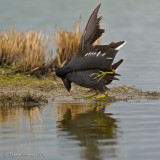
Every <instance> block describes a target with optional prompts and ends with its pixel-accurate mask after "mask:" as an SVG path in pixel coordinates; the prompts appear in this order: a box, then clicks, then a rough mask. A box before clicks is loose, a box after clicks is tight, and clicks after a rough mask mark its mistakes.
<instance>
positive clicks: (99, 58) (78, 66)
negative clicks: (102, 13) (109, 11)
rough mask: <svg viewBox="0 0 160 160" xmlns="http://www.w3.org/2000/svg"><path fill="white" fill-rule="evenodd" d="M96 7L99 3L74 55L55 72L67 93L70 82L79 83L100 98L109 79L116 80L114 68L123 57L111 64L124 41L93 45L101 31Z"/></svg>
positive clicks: (69, 88)
mask: <svg viewBox="0 0 160 160" xmlns="http://www.w3.org/2000/svg"><path fill="white" fill-rule="evenodd" d="M100 6H101V4H99V5H98V6H97V7H96V9H95V10H94V11H93V13H92V14H91V16H90V18H89V20H88V23H87V25H86V28H85V30H84V33H83V35H82V37H81V40H80V43H79V46H78V48H77V51H76V53H75V55H74V56H73V57H72V59H71V60H70V62H69V63H68V64H67V65H66V66H64V67H61V68H56V75H57V76H58V77H60V78H61V79H62V81H63V83H64V85H65V87H66V89H67V90H68V93H69V94H70V90H71V83H72V82H74V83H76V84H78V85H80V86H83V87H86V88H92V89H95V90H96V91H100V92H104V93H105V94H104V95H103V97H105V96H107V92H106V90H107V87H106V85H108V84H110V83H111V82H112V81H113V80H118V78H116V77H115V76H116V75H119V74H117V73H116V72H115V70H116V69H117V68H118V66H119V65H120V64H121V63H122V62H123V59H121V60H119V61H118V62H117V63H115V64H112V63H113V60H114V58H115V56H116V54H117V52H118V51H119V49H120V48H121V47H122V46H123V45H124V44H125V43H126V41H120V42H116V43H115V42H111V43H110V44H109V45H93V43H94V42H95V41H96V40H97V39H98V38H100V37H101V35H102V34H103V33H104V32H105V30H104V29H101V28H100V20H101V19H102V17H98V16H97V14H98V11H99V8H100ZM96 93H97V92H96ZM101 97H102V96H101Z"/></svg>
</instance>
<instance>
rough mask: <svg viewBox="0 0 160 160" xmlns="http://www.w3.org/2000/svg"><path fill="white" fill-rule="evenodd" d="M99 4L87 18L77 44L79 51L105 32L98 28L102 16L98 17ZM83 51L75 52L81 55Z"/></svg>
mask: <svg viewBox="0 0 160 160" xmlns="http://www.w3.org/2000/svg"><path fill="white" fill-rule="evenodd" d="M100 6H101V4H99V5H98V6H97V7H96V9H95V10H94V11H93V13H92V14H91V16H90V18H89V20H88V23H87V25H86V28H85V30H84V32H83V35H82V37H81V40H80V44H79V49H80V50H81V51H82V50H83V51H84V50H86V48H87V47H91V46H92V44H93V43H94V42H95V41H96V40H97V39H98V38H99V37H101V35H102V33H104V32H105V30H104V29H101V28H100V21H101V19H102V17H98V11H99V8H100ZM83 53H84V52H78V53H77V54H79V55H83Z"/></svg>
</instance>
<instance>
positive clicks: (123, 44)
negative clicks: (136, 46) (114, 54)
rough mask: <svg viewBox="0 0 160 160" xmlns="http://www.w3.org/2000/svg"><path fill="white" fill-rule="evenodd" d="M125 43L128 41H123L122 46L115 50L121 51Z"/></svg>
mask: <svg viewBox="0 0 160 160" xmlns="http://www.w3.org/2000/svg"><path fill="white" fill-rule="evenodd" d="M125 44H126V41H124V43H122V44H121V45H120V46H118V47H117V48H116V49H115V50H117V51H119V50H120V49H121V48H122V47H123V46H124V45H125Z"/></svg>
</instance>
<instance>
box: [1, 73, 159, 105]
mask: <svg viewBox="0 0 160 160" xmlns="http://www.w3.org/2000/svg"><path fill="white" fill-rule="evenodd" d="M88 90H89V89H86V88H83V87H79V86H77V85H75V84H73V85H72V92H71V95H70V96H69V95H68V93H67V90H66V89H65V88H64V86H63V84H62V82H61V80H60V79H58V78H55V76H50V77H43V78H41V79H35V78H33V77H26V76H25V77H24V76H20V77H17V76H16V77H14V76H13V77H5V78H4V77H3V78H2V77H0V105H13V104H18V105H28V104H29V105H32V104H41V103H47V102H48V101H55V102H59V101H65V102H66V101H69V102H88V101H93V98H94V97H93V98H91V99H88V98H86V96H87V95H90V94H93V93H95V92H94V91H90V92H88ZM108 94H109V95H108V97H106V98H102V99H95V100H100V101H102V100H104V101H107V102H115V101H128V100H136V101H137V100H138V101H139V100H141V99H149V100H153V99H160V93H158V92H156V91H155V92H149V91H142V90H139V89H136V88H132V87H126V86H117V87H113V88H110V90H109V91H108ZM100 95H101V94H99V95H97V96H100ZM97 96H95V97H97Z"/></svg>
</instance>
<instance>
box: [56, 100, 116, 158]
mask: <svg viewBox="0 0 160 160" xmlns="http://www.w3.org/2000/svg"><path fill="white" fill-rule="evenodd" d="M66 105H67V107H66V106H65V105H64V103H63V104H59V105H58V114H60V115H61V116H59V117H61V118H60V120H59V121H58V125H57V127H58V128H59V132H66V131H67V132H68V135H67V136H68V138H69V139H70V138H71V137H73V140H78V141H79V142H80V143H79V144H78V145H79V146H80V147H82V155H81V156H82V158H85V159H89V160H91V159H92V160H93V159H95V160H100V159H103V158H102V155H103V154H105V156H106V155H107V156H108V157H115V156H116V149H115V147H114V146H115V145H116V144H117V138H118V125H117V120H116V119H114V118H113V117H112V114H111V113H105V110H106V107H107V104H106V103H105V104H99V103H96V104H79V105H77V104H72V103H71V104H66ZM64 106H65V108H66V109H65V108H64ZM62 114H63V116H62ZM67 136H66V137H67ZM75 137H76V138H75ZM107 146H109V147H107ZM100 148H101V149H100Z"/></svg>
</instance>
